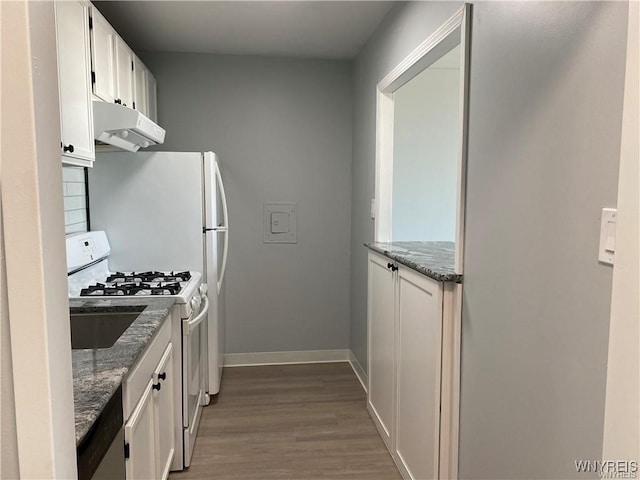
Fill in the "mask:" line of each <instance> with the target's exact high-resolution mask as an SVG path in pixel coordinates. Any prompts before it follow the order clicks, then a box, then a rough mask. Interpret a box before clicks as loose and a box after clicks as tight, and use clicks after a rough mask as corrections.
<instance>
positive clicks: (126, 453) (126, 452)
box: [124, 443, 131, 458]
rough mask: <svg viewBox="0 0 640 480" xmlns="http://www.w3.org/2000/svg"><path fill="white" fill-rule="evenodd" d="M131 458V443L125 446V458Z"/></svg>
mask: <svg viewBox="0 0 640 480" xmlns="http://www.w3.org/2000/svg"><path fill="white" fill-rule="evenodd" d="M130 456H131V452H130V451H129V443H125V444H124V458H129V457H130Z"/></svg>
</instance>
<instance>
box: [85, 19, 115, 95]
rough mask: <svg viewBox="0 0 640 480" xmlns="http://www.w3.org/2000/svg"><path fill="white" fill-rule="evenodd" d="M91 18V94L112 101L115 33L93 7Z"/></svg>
mask: <svg viewBox="0 0 640 480" xmlns="http://www.w3.org/2000/svg"><path fill="white" fill-rule="evenodd" d="M91 19H92V20H91V51H92V56H91V60H92V67H93V70H92V72H93V75H92V77H93V94H94V95H95V96H96V97H98V98H99V99H100V100H104V101H105V102H111V103H113V101H114V100H115V99H116V67H115V53H114V48H115V42H116V37H117V34H116V32H115V30H114V29H113V27H111V25H109V22H107V21H106V20H105V18H104V17H103V16H102V15H101V14H100V12H98V9H97V8H95V7H92V8H91Z"/></svg>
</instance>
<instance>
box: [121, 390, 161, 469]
mask: <svg viewBox="0 0 640 480" xmlns="http://www.w3.org/2000/svg"><path fill="white" fill-rule="evenodd" d="M152 388H153V382H152V381H151V380H149V383H148V384H147V388H145V390H144V393H143V394H142V398H141V399H140V401H139V402H138V405H137V406H136V409H135V410H134V411H133V414H132V415H131V417H130V418H129V420H127V423H126V424H125V426H124V441H125V456H127V454H128V458H127V459H126V472H127V478H128V479H131V478H146V479H149V478H156V453H155V450H156V445H155V436H156V434H155V431H154V423H155V421H154V418H153V417H154V416H153V394H152Z"/></svg>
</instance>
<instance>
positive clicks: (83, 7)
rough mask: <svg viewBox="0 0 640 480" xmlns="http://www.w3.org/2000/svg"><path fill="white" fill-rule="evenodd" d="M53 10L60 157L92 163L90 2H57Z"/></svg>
mask: <svg viewBox="0 0 640 480" xmlns="http://www.w3.org/2000/svg"><path fill="white" fill-rule="evenodd" d="M55 14H56V42H57V50H58V88H59V94H60V127H61V148H62V155H63V156H64V157H65V158H63V160H64V161H65V162H67V163H72V164H77V165H82V166H91V165H92V162H93V160H94V159H95V150H94V139H93V107H92V103H91V60H90V44H89V5H88V4H87V3H84V2H76V1H67V2H56V3H55Z"/></svg>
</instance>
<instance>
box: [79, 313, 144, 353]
mask: <svg viewBox="0 0 640 480" xmlns="http://www.w3.org/2000/svg"><path fill="white" fill-rule="evenodd" d="M125 308H126V310H115V311H113V310H109V311H82V310H80V311H78V310H77V309H71V311H70V317H71V348H72V349H73V350H77V349H82V348H109V347H111V346H113V344H114V343H116V340H118V338H120V335H122V334H123V333H124V332H125V330H126V329H127V328H129V325H131V324H132V323H133V322H134V321H135V319H136V318H138V317H139V316H140V313H142V311H143V310H144V309H145V308H146V305H140V306H138V305H136V306H128V307H125Z"/></svg>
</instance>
